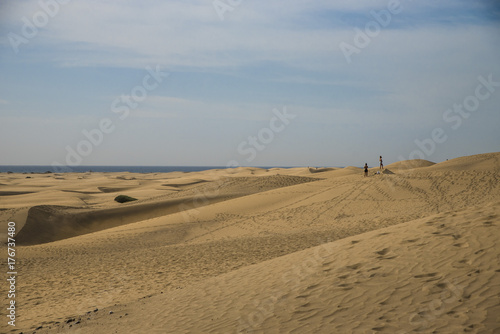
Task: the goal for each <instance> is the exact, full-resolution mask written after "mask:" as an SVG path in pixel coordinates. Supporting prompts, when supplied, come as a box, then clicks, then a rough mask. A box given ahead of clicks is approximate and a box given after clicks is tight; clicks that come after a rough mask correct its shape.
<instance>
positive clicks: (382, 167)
mask: <svg viewBox="0 0 500 334" xmlns="http://www.w3.org/2000/svg"><path fill="white" fill-rule="evenodd" d="M378 160H379V161H380V169H384V163H383V162H382V156H380V159H378Z"/></svg>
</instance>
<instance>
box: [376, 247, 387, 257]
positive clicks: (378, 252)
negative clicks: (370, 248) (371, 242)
mask: <svg viewBox="0 0 500 334" xmlns="http://www.w3.org/2000/svg"><path fill="white" fill-rule="evenodd" d="M389 250H390V248H384V249H382V250H379V251H377V252H375V253H377V254H378V255H381V256H384V255H385V254H387V253H389Z"/></svg>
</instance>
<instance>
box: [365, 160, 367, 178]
mask: <svg viewBox="0 0 500 334" xmlns="http://www.w3.org/2000/svg"><path fill="white" fill-rule="evenodd" d="M367 176H368V164H367V163H366V162H365V177H367Z"/></svg>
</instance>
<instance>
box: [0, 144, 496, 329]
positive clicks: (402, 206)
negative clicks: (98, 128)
mask: <svg viewBox="0 0 500 334" xmlns="http://www.w3.org/2000/svg"><path fill="white" fill-rule="evenodd" d="M377 172H379V173H377ZM499 178H500V153H487V154H479V155H474V156H465V157H461V158H456V159H450V160H449V161H444V162H441V163H437V164H434V163H432V162H429V161H426V160H411V161H401V162H395V163H392V164H388V165H387V166H385V169H383V170H381V169H379V167H376V168H370V169H369V177H364V176H363V169H362V168H359V167H345V168H310V167H298V168H271V169H261V168H254V167H239V168H233V169H216V170H208V171H199V172H189V173H185V172H171V173H147V174H141V173H129V172H117V173H100V172H99V173H98V172H87V173H44V174H18V173H10V174H7V173H0V217H1V219H0V235H1V240H2V243H3V244H2V249H5V251H4V250H2V253H3V254H7V246H6V242H7V238H8V235H7V231H8V226H10V225H8V223H9V222H13V223H15V228H16V235H15V237H14V239H15V250H16V254H15V257H16V284H15V288H16V293H15V306H16V321H15V324H16V326H15V327H14V326H11V325H9V324H8V323H7V322H8V317H5V316H3V317H2V318H3V319H2V322H1V323H0V332H2V333H3V332H5V333H19V332H23V333H32V332H36V333H250V332H251V333H254V332H255V333H280V332H286V333H400V334H402V333H413V332H417V333H458V332H470V333H498V332H500V320H499V317H498V314H500V301H499V298H498V296H499V294H500V284H499V282H500V264H499V263H500V241H499V239H500V219H499V217H500V216H499V214H500V185H499V184H500V183H499ZM118 195H126V196H130V197H132V198H133V199H136V200H134V201H130V202H126V203H118V202H117V201H115V198H116V197H117V196H118ZM4 256H5V257H6V255H4ZM2 268H3V269H2V270H3V272H4V273H7V272H8V271H9V270H8V268H7V267H6V262H5V261H2ZM4 295H5V297H4V298H2V300H3V301H4V302H3V304H2V308H3V310H5V309H6V308H7V307H8V306H9V305H8V303H9V298H7V292H5V293H4ZM10 299H12V298H10ZM3 313H4V312H2V314H3Z"/></svg>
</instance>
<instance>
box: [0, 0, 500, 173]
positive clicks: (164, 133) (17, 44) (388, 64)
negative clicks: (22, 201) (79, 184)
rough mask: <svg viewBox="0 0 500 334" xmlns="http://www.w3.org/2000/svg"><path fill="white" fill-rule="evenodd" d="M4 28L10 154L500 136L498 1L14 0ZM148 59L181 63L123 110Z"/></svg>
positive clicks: (444, 148) (397, 151) (264, 152)
mask: <svg viewBox="0 0 500 334" xmlns="http://www.w3.org/2000/svg"><path fill="white" fill-rule="evenodd" d="M214 3H215V4H218V5H219V8H221V7H220V6H223V8H226V9H228V10H227V11H225V12H224V13H218V12H217V10H216V8H215V7H214ZM221 4H222V5H221ZM224 6H225V7H224ZM391 9H394V12H391ZM373 13H377V14H378V15H379V16H380V17H382V18H383V20H386V21H377V20H376V19H375V16H374V14H373ZM219 14H221V15H222V18H223V19H221V16H220V15H219ZM384 15H385V16H384ZM27 22H28V23H27ZM29 25H33V26H34V27H35V28H36V31H33V29H31V30H30V27H28V26H29ZM369 29H372V30H371V31H370V30H369ZM360 31H361V34H365V38H364V39H363V38H362V37H360V35H359V32H360ZM0 38H1V39H0V164H1V165H12V164H38V165H50V164H56V165H66V164H68V163H70V164H71V163H73V164H81V165H211V166H224V165H226V164H228V163H233V164H234V163H237V164H239V165H251V166H346V165H356V166H361V165H363V164H364V163H365V162H368V164H369V165H376V164H377V163H378V156H379V155H383V156H384V160H385V163H386V164H388V163H391V162H394V161H398V160H401V159H408V158H420V157H423V158H425V159H428V160H431V161H435V162H439V161H443V160H445V159H447V158H454V157H458V156H463V155H471V154H477V153H485V152H494V151H500V150H499V147H500V145H499V144H500V131H498V125H499V124H500V112H499V111H500V110H499V109H500V86H499V87H497V86H495V84H493V86H492V87H490V89H492V91H491V92H490V91H488V90H487V89H488V88H487V87H479V88H478V86H481V85H483V86H484V84H482V83H481V82H482V81H480V80H479V79H478V78H479V77H482V78H484V79H488V76H490V81H492V82H493V83H497V82H500V57H499V55H500V6H499V5H498V4H496V2H495V1H457V0H453V1H430V0H429V1H425V0H424V1H411V0H401V1H396V0H386V1H378V0H373V1H314V2H312V1H310V2H307V1H297V0H290V1H259V0H254V1H248V0H242V1H239V2H238V1H234V0H233V1H227V0H215V1H213V0H203V1H201V0H199V1H189V2H187V1H167V0H163V1H132V0H131V1H126V2H123V1H92V0H91V1H78V0H73V1H68V0H64V1H63V0H41V1H3V2H2V3H1V4H0ZM360 38H361V39H360ZM360 40H362V42H363V43H362V44H359V43H360ZM356 41H358V44H356ZM342 43H344V44H342ZM347 44H348V45H350V46H352V47H356V48H357V52H356V53H352V54H350V55H349V56H347V57H346V54H345V50H344V51H343V49H342V47H341V45H347ZM146 67H148V68H150V69H156V68H159V71H160V72H162V73H168V76H167V75H166V74H165V77H162V78H161V82H158V85H155V86H157V87H155V88H154V89H151V90H146V93H147V96H145V97H144V98H142V97H141V98H140V101H139V99H138V100H137V101H136V102H137V103H136V104H137V105H135V103H134V107H133V108H132V107H129V108H128V109H129V110H128V111H129V112H128V114H127V117H125V118H123V119H121V118H120V117H119V116H120V115H121V114H120V113H118V112H116V111H117V110H116V105H115V108H114V107H113V102H114V101H116V100H117V99H121V98H122V97H125V98H127V96H128V98H129V99H130V98H131V97H130V96H132V97H133V94H134V92H135V93H136V94H138V93H137V92H144V84H143V81H144V78H145V77H146V76H148V73H149V72H148V71H147V70H146ZM148 80H149V79H148ZM147 82H148V83H150V85H151V83H152V82H153V81H147ZM477 89H479V91H480V92H482V93H483V95H485V94H486V93H489V94H487V95H488V97H487V98H484V99H481V100H478V99H477V98H476V99H475V100H476V102H478V104H477V105H473V106H472V107H470V108H472V109H473V111H471V112H466V113H463V114H459V113H457V112H453V113H447V110H448V109H453V106H454V104H464V103H465V101H468V102H471V101H472V102H474V96H475V92H476V90H477ZM135 97H138V95H135ZM120 105H121V106H122V107H123V106H124V104H123V103H121V104H120ZM285 110H286V112H285ZM276 112H279V113H281V114H283V113H285V114H286V115H291V116H290V118H289V119H285V121H280V120H279V119H275V120H274V121H273V118H276ZM463 115H465V116H463ZM292 116H293V118H292ZM458 118H460V119H458ZM102 120H107V121H109V122H111V123H110V124H108V125H109V126H108V130H109V129H111V128H112V131H107V133H104V132H102V131H101V129H100V128H99V127H100V124H101V123H100V122H102ZM280 122H281V123H280ZM277 125H279V126H277ZM281 125H283V127H281ZM435 129H442V135H441V137H440V138H439V139H438V138H434V139H433V138H432V133H433V131H434V130H435ZM94 130H95V131H101V134H102V136H101V135H97V134H96V132H95V131H94ZM85 131H87V133H94V134H95V137H94V142H91V140H90V139H89V138H87V137H86V136H85V134H84V132H85ZM92 131H94V132H92ZM443 133H444V134H443ZM251 138H254V141H252V139H251ZM443 138H445V139H443ZM436 139H437V140H436ZM418 143H420V145H423V146H419V144H418ZM252 150H253V151H254V153H255V154H251V153H250V152H251V151H252ZM69 152H73V153H69ZM68 155H73V156H72V157H70V158H68ZM74 155H78V157H75V156H74Z"/></svg>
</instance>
